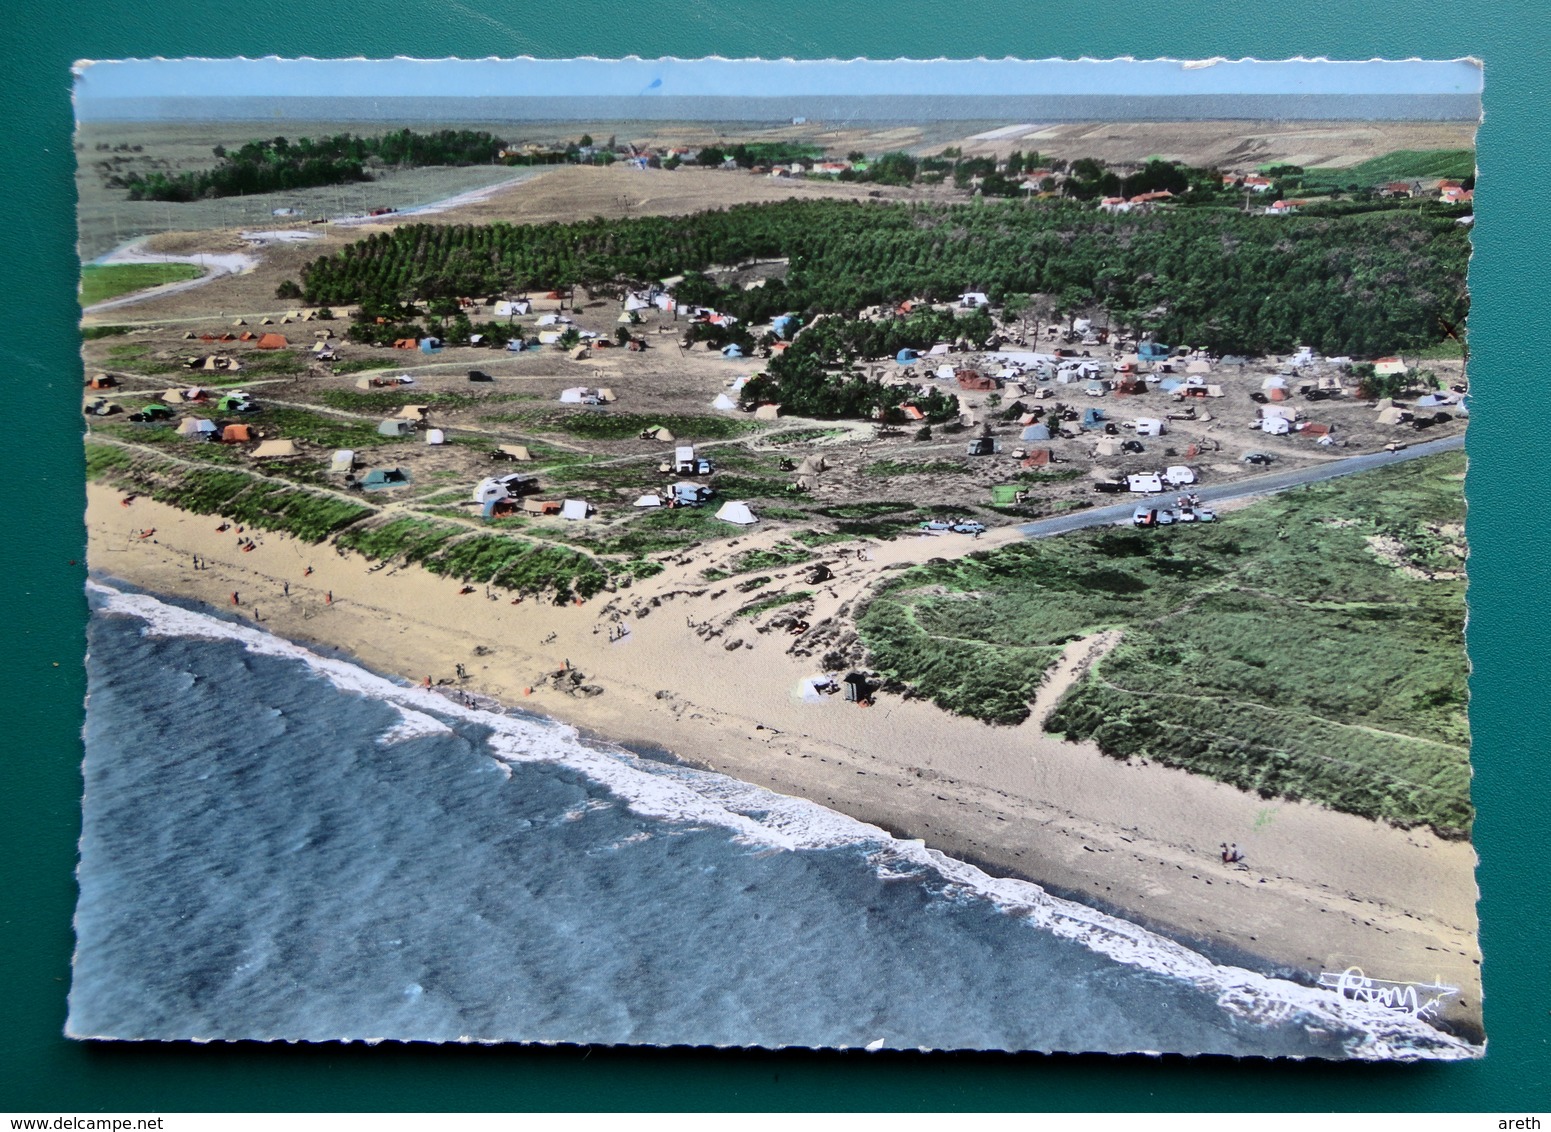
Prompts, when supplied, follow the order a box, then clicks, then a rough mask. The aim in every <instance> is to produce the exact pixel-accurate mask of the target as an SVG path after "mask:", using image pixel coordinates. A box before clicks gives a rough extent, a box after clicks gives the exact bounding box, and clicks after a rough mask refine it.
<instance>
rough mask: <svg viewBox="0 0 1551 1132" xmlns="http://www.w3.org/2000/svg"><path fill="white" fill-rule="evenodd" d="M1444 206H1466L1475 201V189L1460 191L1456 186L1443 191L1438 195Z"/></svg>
mask: <svg viewBox="0 0 1551 1132" xmlns="http://www.w3.org/2000/svg"><path fill="white" fill-rule="evenodd" d="M1439 199H1440V200H1442V201H1443V203H1444V204H1468V203H1470V202H1471V201H1473V200H1475V199H1476V190H1475V189H1462V188H1459V187H1458V186H1455V187H1453V188H1448V189H1444V190H1443V192H1442V193H1441V194H1440V195H1439Z"/></svg>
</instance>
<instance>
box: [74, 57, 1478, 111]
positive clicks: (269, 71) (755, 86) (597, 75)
mask: <svg viewBox="0 0 1551 1132" xmlns="http://www.w3.org/2000/svg"><path fill="white" fill-rule="evenodd" d="M77 75H78V77H77V80H76V98H77V101H78V105H79V107H80V108H81V109H83V110H89V108H90V103H91V102H93V101H95V100H97V99H112V98H166V97H178V96H184V97H188V96H197V97H211V96H235V97H254V96H259V97H275V96H313V97H319V96H322V97H339V96H351V97H357V98H359V97H424V96H438V95H439V96H455V95H466V96H501V97H521V96H524V95H542V96H550V97H553V96H556V95H616V96H619V95H623V96H643V95H646V96H650V95H654V94H661V95H679V96H683V95H722V96H727V95H764V96H790V95H802V94H809V95H812V94H825V95H844V94H855V95H880V94H903V95H933V94H990V93H995V94H1004V95H1044V94H1050V95H1102V94H1128V95H1205V94H1479V93H1480V91H1481V77H1482V76H1481V68H1480V67H1479V66H1478V65H1477V64H1475V63H1473V62H1469V61H1461V60H1455V61H1422V60H1410V61H1395V62H1390V61H1383V62H1381V61H1373V62H1321V61H1292V62H1255V61H1250V60H1238V61H1227V60H1222V61H1217V62H1214V63H1212V64H1211V65H1199V64H1197V65H1191V64H1186V63H1181V62H1168V61H1145V62H1135V61H1128V60H1106V61H1102V62H1099V61H1072V60H1042V61H1041V60H1035V61H1028V60H1013V59H1004V60H970V61H964V60H932V61H903V60H900V61H878V60H856V61H851V62H834V61H826V62H806V61H803V62H792V61H761V60H736V59H696V60H681V59H623V60H605V59H568V60H544V59H473V60H461V59H450V60H435V61H420V60H410V59H390V60H320V59H274V58H269V59H239V60H230V59H227V60H203V59H171V60H166V59H151V60H126V61H116V62H99V63H89V64H88V63H82V64H78V65H77Z"/></svg>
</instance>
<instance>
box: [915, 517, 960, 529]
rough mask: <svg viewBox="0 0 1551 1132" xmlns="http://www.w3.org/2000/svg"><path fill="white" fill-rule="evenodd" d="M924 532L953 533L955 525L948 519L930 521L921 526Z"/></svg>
mask: <svg viewBox="0 0 1551 1132" xmlns="http://www.w3.org/2000/svg"><path fill="white" fill-rule="evenodd" d="M921 529H922V530H923V531H951V530H952V529H953V524H952V523H950V522H949V521H948V520H947V519H928V520H926V522H924V523H922V524H921Z"/></svg>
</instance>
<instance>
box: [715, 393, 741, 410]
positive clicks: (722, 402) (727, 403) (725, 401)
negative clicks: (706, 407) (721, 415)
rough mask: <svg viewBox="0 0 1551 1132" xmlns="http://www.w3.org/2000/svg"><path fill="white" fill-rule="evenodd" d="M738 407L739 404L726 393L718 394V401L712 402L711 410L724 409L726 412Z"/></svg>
mask: <svg viewBox="0 0 1551 1132" xmlns="http://www.w3.org/2000/svg"><path fill="white" fill-rule="evenodd" d="M737 407H738V403H737V402H736V401H734V400H733V399H732V398H731V397H729V396H727V394H725V393H718V394H717V395H716V400H714V401H712V402H711V408H713V409H722V410H724V411H725V410H727V409H736V408H737Z"/></svg>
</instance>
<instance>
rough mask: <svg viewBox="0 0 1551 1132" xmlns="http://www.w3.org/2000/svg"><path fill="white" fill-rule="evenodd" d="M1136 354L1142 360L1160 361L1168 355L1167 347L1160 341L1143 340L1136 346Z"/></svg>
mask: <svg viewBox="0 0 1551 1132" xmlns="http://www.w3.org/2000/svg"><path fill="white" fill-rule="evenodd" d="M1136 356H1137V357H1139V358H1141V359H1142V361H1144V362H1161V361H1162V360H1163V359H1164V358H1166V357H1168V356H1169V348H1168V347H1167V346H1165V345H1164V344H1163V343H1162V342H1143V343H1142V344H1141V345H1140V346H1138V347H1137V348H1136Z"/></svg>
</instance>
